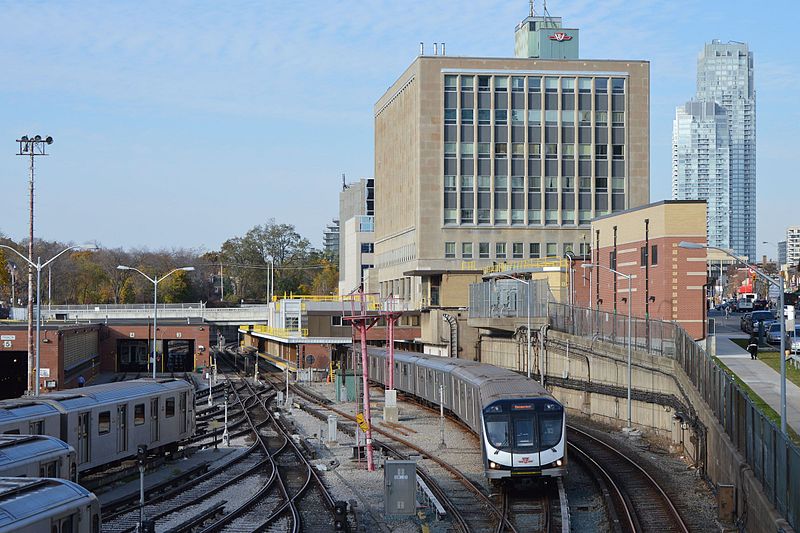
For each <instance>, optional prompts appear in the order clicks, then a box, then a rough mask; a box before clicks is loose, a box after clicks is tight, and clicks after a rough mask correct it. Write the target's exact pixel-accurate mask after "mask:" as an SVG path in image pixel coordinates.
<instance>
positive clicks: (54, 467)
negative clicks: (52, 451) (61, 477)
mask: <svg viewBox="0 0 800 533" xmlns="http://www.w3.org/2000/svg"><path fill="white" fill-rule="evenodd" d="M47 477H58V462H57V461H51V462H49V463H47Z"/></svg>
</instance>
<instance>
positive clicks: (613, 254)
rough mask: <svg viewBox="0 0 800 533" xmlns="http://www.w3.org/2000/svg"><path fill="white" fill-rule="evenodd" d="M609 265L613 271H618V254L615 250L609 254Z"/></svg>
mask: <svg viewBox="0 0 800 533" xmlns="http://www.w3.org/2000/svg"><path fill="white" fill-rule="evenodd" d="M608 265H609V268H610V269H612V270H616V269H617V252H615V251H613V250H612V251H610V252H608Z"/></svg>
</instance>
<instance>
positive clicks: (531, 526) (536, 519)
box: [495, 486, 552, 533]
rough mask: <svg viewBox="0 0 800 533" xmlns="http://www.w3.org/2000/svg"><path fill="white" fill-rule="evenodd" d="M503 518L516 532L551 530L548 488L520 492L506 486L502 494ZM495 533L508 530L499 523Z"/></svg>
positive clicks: (502, 523) (502, 532) (517, 489)
mask: <svg viewBox="0 0 800 533" xmlns="http://www.w3.org/2000/svg"><path fill="white" fill-rule="evenodd" d="M502 509H503V516H504V517H506V518H507V519H508V521H509V522H511V523H512V524H514V527H515V528H516V530H517V531H542V532H550V531H551V530H552V521H551V519H550V516H551V515H550V511H551V501H550V488H549V487H548V486H544V487H536V489H535V490H530V489H528V490H522V489H519V488H513V487H511V486H506V487H504V489H503V493H502ZM495 531H496V533H504V532H505V531H508V529H507V528H506V527H505V526H504V522H500V523H498V525H497V528H496V529H495Z"/></svg>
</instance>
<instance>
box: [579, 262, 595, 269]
mask: <svg viewBox="0 0 800 533" xmlns="http://www.w3.org/2000/svg"><path fill="white" fill-rule="evenodd" d="M581 268H594V265H593V264H592V263H584V264H582V265H581Z"/></svg>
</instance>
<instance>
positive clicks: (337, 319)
mask: <svg viewBox="0 0 800 533" xmlns="http://www.w3.org/2000/svg"><path fill="white" fill-rule="evenodd" d="M341 325H342V315H331V326H341Z"/></svg>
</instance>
